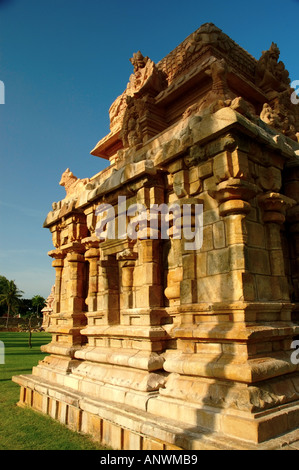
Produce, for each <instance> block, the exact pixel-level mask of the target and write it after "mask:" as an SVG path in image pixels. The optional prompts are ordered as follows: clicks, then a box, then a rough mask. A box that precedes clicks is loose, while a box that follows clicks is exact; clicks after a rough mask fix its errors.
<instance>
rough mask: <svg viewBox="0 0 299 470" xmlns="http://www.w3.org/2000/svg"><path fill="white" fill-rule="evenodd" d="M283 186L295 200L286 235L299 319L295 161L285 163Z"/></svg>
mask: <svg viewBox="0 0 299 470" xmlns="http://www.w3.org/2000/svg"><path fill="white" fill-rule="evenodd" d="M284 186H285V193H286V195H287V196H289V197H292V198H293V199H294V200H295V204H294V205H293V207H291V208H289V209H288V211H287V213H286V220H287V232H286V236H287V244H288V250H289V256H290V271H291V272H290V278H291V279H290V282H291V287H292V290H293V295H292V298H293V301H294V302H295V303H296V308H295V309H294V314H295V318H296V321H299V164H298V163H297V162H296V163H290V164H288V165H287V167H286V169H285V174H284Z"/></svg>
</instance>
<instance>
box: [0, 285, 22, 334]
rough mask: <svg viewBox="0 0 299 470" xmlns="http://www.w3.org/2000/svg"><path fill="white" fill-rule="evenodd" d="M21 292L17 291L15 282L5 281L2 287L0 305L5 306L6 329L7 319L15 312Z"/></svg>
mask: <svg viewBox="0 0 299 470" xmlns="http://www.w3.org/2000/svg"><path fill="white" fill-rule="evenodd" d="M22 294H23V291H21V290H20V289H18V287H17V285H16V283H15V281H7V282H6V283H5V284H4V285H3V286H2V293H1V294H0V304H6V306H7V320H6V328H8V319H9V316H10V312H11V311H15V308H16V306H17V305H18V304H19V302H20V299H21V297H22Z"/></svg>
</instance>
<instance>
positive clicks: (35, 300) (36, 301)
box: [31, 295, 46, 317]
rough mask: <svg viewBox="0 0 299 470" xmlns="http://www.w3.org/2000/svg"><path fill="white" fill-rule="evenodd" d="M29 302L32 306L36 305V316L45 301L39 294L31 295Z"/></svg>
mask: <svg viewBox="0 0 299 470" xmlns="http://www.w3.org/2000/svg"><path fill="white" fill-rule="evenodd" d="M31 302H32V306H33V307H36V316H37V317H38V314H39V313H40V310H41V309H42V308H44V306H45V305H46V301H45V299H44V297H42V296H41V295H35V296H34V297H32V299H31Z"/></svg>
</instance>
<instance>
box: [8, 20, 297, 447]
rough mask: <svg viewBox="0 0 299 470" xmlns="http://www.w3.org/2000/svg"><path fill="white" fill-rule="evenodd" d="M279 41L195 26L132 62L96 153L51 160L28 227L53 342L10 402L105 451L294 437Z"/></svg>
mask: <svg viewBox="0 0 299 470" xmlns="http://www.w3.org/2000/svg"><path fill="white" fill-rule="evenodd" d="M279 56H280V51H279V49H278V46H277V45H276V44H274V43H272V44H271V45H270V47H269V49H268V50H266V51H264V52H262V54H261V58H260V59H259V60H257V59H255V58H254V57H253V56H251V55H250V54H249V53H248V52H246V51H245V50H244V49H242V48H241V47H240V46H239V45H238V44H236V43H235V42H234V41H233V40H232V39H230V38H229V37H228V36H227V35H226V34H224V33H223V32H222V31H221V30H220V29H219V28H217V27H216V26H214V25H213V24H210V23H208V24H204V25H202V26H201V27H200V28H199V29H198V30H197V31H195V32H194V33H193V34H191V35H190V36H189V37H187V38H186V39H185V40H184V41H183V42H182V43H181V44H180V45H178V46H177V47H176V48H175V49H174V50H173V51H172V52H170V53H169V54H168V55H167V56H166V57H165V58H164V59H162V60H161V61H160V62H158V63H154V62H153V61H152V60H151V59H150V58H149V57H144V56H143V55H142V53H141V52H140V51H138V52H137V53H135V54H134V55H133V57H132V58H131V59H130V60H131V63H132V75H131V76H130V78H129V81H128V84H127V86H126V89H125V91H124V92H123V94H122V95H121V96H119V97H118V98H117V99H116V100H115V102H114V103H113V104H112V106H111V107H110V110H109V116H110V132H109V134H108V135H107V136H106V137H104V138H103V139H101V140H100V141H99V142H98V143H97V144H96V145H95V147H94V149H93V150H92V151H91V154H92V155H94V156H96V157H100V158H104V159H106V160H107V164H108V163H109V165H108V166H107V167H106V168H105V169H104V170H103V171H101V172H100V173H98V174H96V175H95V176H93V177H92V178H90V179H89V178H88V179H78V178H77V177H76V176H74V175H73V173H72V172H71V171H70V169H67V170H66V171H65V173H64V174H63V175H62V178H61V181H60V184H61V185H63V186H64V187H65V191H66V196H65V198H64V199H63V200H62V201H59V202H55V203H54V204H53V206H52V210H51V211H50V212H49V214H48V216H47V218H46V221H45V224H44V226H45V227H46V228H48V229H49V230H50V232H51V233H52V237H53V245H54V249H53V250H52V251H50V252H49V255H50V257H52V258H53V267H54V269H55V271H56V281H55V290H53V293H52V294H53V296H54V301H53V304H52V311H51V314H50V315H49V318H48V320H49V321H48V326H47V331H49V332H50V333H51V334H52V341H51V342H50V344H48V345H46V346H44V347H43V348H42V350H43V351H44V352H45V353H47V355H46V356H45V358H44V360H42V361H41V362H40V363H39V364H38V365H37V366H36V367H34V368H33V370H32V374H31V375H19V376H17V377H14V378H13V380H14V381H15V382H17V383H18V384H19V385H20V402H19V405H22V406H28V407H32V408H33V409H35V410H38V411H40V412H42V413H45V414H47V415H50V416H51V417H52V418H53V419H56V420H59V421H60V422H62V423H64V424H66V425H67V426H68V427H70V428H72V429H75V430H77V431H79V432H83V433H87V434H91V435H93V436H94V437H95V438H96V439H98V440H99V441H100V442H102V443H103V444H107V445H109V446H111V447H112V448H114V449H131V450H139V449H141V450H153V449H186V450H195V449H209V450H211V449H212V450H214V449H215V450H216V449H243V450H246V449H249V450H251V449H252V450H253V449H274V448H279V447H281V445H282V442H284V443H285V442H292V440H294V439H295V437H297V438H298V430H297V431H296V429H297V428H298V423H299V372H298V371H299V365H298V362H299V359H298V357H297V355H296V345H297V343H296V340H297V335H299V320H298V313H299V269H298V268H299V143H298V136H299V133H298V131H299V106H298V105H296V102H297V101H296V99H294V98H295V91H294V90H293V89H292V88H291V82H290V78H289V74H288V72H287V70H286V69H285V66H284V64H283V62H281V61H280V60H279ZM171 207H175V208H176V212H175V211H172V210H170V208H171ZM198 207H201V208H202V212H201V213H200V211H198V210H197V209H198ZM132 208H133V209H134V208H135V212H134V210H133V209H132ZM136 208H137V209H136ZM140 208H143V209H142V210H139V209H140ZM153 208H156V209H157V208H158V210H156V212H155V211H154V210H153ZM162 208H164V210H165V208H166V209H169V210H168V213H166V212H167V211H166V212H165V211H164V213H163V211H162ZM160 209H161V210H160ZM178 213H179V215H178ZM187 215H188V217H187ZM167 224H168V225H167ZM124 227H125V229H124ZM165 227H166V228H165ZM187 229H188V230H187ZM192 234H194V239H195V238H196V239H197V240H194V241H193V242H192V239H191V235H192ZM195 241H197V242H198V243H197V242H196V243H195ZM298 355H299V354H298Z"/></svg>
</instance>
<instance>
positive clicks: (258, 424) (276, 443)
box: [13, 375, 299, 450]
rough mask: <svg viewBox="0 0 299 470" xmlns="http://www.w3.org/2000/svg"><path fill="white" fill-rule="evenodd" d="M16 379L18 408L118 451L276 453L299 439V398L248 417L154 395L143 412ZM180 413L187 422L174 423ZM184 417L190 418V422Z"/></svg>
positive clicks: (30, 377)
mask: <svg viewBox="0 0 299 470" xmlns="http://www.w3.org/2000/svg"><path fill="white" fill-rule="evenodd" d="M13 381H14V382H16V383H18V384H19V385H20V387H21V389H20V401H19V402H18V405H19V406H23V407H30V408H32V409H33V410H35V411H38V412H41V413H43V414H46V415H49V416H50V417H52V418H53V419H56V420H57V421H59V422H61V423H62V424H64V425H66V426H67V427H68V428H70V429H72V430H75V431H77V432H81V433H83V434H88V435H90V436H92V438H94V439H95V440H96V441H98V442H100V443H101V444H103V445H106V446H108V447H110V448H112V449H114V450H275V449H281V448H283V447H284V446H287V445H290V444H291V443H292V442H295V441H296V440H298V439H299V431H298V430H296V429H294V428H296V422H297V421H298V414H299V411H298V410H299V407H298V404H299V402H298V400H296V401H293V402H290V403H286V404H282V405H279V406H276V407H274V408H271V409H270V410H265V411H264V412H260V413H247V412H244V411H239V410H233V409H230V410H225V409H220V408H218V409H217V408H216V407H212V406H205V405H203V406H201V407H198V406H196V405H195V404H191V403H186V402H184V403H183V402H180V400H177V399H170V398H169V397H168V398H167V399H166V398H165V397H163V396H159V394H158V393H152V394H148V395H147V400H146V403H145V408H146V409H144V410H141V409H137V408H135V407H133V406H132V405H129V404H124V403H117V402H112V401H109V400H103V399H102V398H101V399H96V398H92V397H88V396H87V395H86V393H82V392H79V391H75V390H73V389H71V388H68V387H65V386H59V385H57V383H55V384H53V383H51V382H49V381H47V380H45V379H44V378H41V377H35V376H33V375H20V376H16V377H13ZM112 388H113V387H112ZM132 403H134V401H133V402H132ZM163 407H164V408H163ZM163 409H164V412H163ZM168 411H171V412H170V413H168ZM163 414H164V415H165V416H163ZM180 414H181V416H182V417H184V422H183V421H180V420H179V419H174V417H175V418H177V417H178V416H180ZM169 416H171V418H169ZM186 416H187V417H191V418H190V420H189V421H190V422H189V423H188V420H186ZM192 422H193V424H191V423H192ZM198 423H201V424H200V425H199V424H198ZM274 436H275V437H274ZM277 436H278V437H277Z"/></svg>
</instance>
